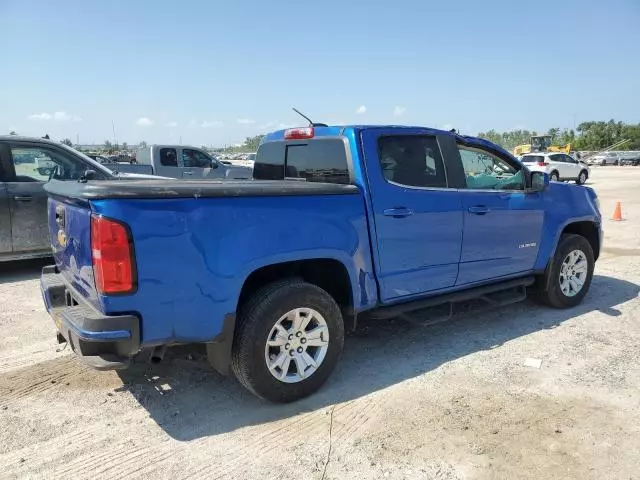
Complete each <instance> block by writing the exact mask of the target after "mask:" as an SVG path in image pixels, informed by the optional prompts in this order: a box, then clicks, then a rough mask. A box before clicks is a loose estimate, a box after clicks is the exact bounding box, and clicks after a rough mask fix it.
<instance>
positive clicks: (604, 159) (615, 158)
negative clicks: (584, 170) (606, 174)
mask: <svg viewBox="0 0 640 480" xmlns="http://www.w3.org/2000/svg"><path fill="white" fill-rule="evenodd" d="M619 162H620V157H619V155H618V153H617V152H602V153H597V154H595V155H593V156H591V157H589V158H588V159H587V163H588V164H589V165H600V166H605V165H618V164H619Z"/></svg>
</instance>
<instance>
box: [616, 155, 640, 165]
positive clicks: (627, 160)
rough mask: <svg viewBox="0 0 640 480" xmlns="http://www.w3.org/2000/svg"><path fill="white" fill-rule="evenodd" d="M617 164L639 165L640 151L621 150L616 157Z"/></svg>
mask: <svg viewBox="0 0 640 480" xmlns="http://www.w3.org/2000/svg"><path fill="white" fill-rule="evenodd" d="M618 164H619V165H632V166H634V167H637V166H638V165H640V152H621V153H620V154H619V159H618Z"/></svg>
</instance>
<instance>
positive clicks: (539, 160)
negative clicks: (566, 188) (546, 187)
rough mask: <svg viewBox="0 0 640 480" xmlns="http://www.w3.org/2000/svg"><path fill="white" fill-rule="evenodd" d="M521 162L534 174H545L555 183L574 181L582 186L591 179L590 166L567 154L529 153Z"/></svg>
mask: <svg viewBox="0 0 640 480" xmlns="http://www.w3.org/2000/svg"><path fill="white" fill-rule="evenodd" d="M520 161H521V162H522V163H523V164H524V165H526V167H527V168H528V169H529V170H531V171H533V172H545V173H548V174H549V178H550V179H551V180H552V181H554V182H558V181H560V182H564V181H567V180H572V181H574V182H576V183H577V184H578V185H582V184H583V183H585V182H586V181H587V179H588V178H589V174H590V170H589V166H588V165H587V164H586V163H584V162H581V161H579V160H576V159H575V158H573V157H572V156H570V155H567V154H566V153H549V152H546V153H528V154H526V155H523V156H522V157H521V158H520Z"/></svg>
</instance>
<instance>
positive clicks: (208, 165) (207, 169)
mask: <svg viewBox="0 0 640 480" xmlns="http://www.w3.org/2000/svg"><path fill="white" fill-rule="evenodd" d="M180 150H181V155H180V159H181V163H180V171H181V172H182V178H185V179H198V178H219V177H221V176H224V175H220V173H219V172H224V169H221V168H219V167H220V165H219V164H218V162H216V161H215V160H213V159H212V158H211V157H209V155H207V154H206V153H204V152H202V151H200V150H196V149H195V148H182V149H180Z"/></svg>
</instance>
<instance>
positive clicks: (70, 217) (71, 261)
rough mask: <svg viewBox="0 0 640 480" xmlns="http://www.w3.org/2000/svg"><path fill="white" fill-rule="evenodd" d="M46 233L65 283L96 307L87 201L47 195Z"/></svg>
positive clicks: (89, 216)
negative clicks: (47, 225) (47, 228)
mask: <svg viewBox="0 0 640 480" xmlns="http://www.w3.org/2000/svg"><path fill="white" fill-rule="evenodd" d="M48 219H49V236H50V237H51V247H52V248H53V256H54V258H55V262H56V266H57V267H58V271H59V272H60V274H61V275H62V278H63V279H64V281H65V283H66V284H67V285H68V286H70V287H72V288H73V289H74V290H75V291H76V292H77V293H78V294H79V295H82V297H84V298H85V299H87V300H88V301H89V302H90V303H91V304H92V305H93V306H95V307H96V308H99V302H98V296H97V292H96V288H95V282H94V277H93V265H92V261H91V209H90V206H89V203H88V202H79V201H77V200H72V199H65V198H61V197H57V196H56V197H51V196H50V197H49V207H48Z"/></svg>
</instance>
